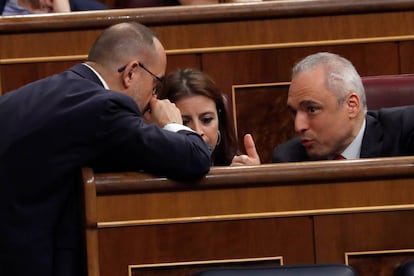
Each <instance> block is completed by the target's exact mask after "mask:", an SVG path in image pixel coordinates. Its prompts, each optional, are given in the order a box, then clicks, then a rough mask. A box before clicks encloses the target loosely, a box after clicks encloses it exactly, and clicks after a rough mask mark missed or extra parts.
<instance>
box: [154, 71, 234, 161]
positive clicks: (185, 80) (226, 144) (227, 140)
mask: <svg viewBox="0 0 414 276" xmlns="http://www.w3.org/2000/svg"><path fill="white" fill-rule="evenodd" d="M194 95H201V96H205V97H207V98H209V99H212V100H213V101H214V102H215V103H216V108H217V114H218V123H219V131H220V136H221V137H220V143H219V144H218V145H217V146H216V148H215V149H214V151H213V154H212V162H213V164H214V165H217V166H225V165H230V164H231V161H232V159H233V157H234V155H235V154H236V152H237V141H236V135H235V133H234V125H233V123H232V120H231V118H230V114H229V112H228V102H227V98H226V97H225V96H224V95H223V94H222V93H221V91H220V90H219V88H218V87H217V85H216V83H215V82H214V81H213V80H212V79H211V77H210V76H208V75H207V74H206V73H204V72H202V71H200V70H198V69H191V68H185V69H178V70H175V71H173V72H170V73H169V74H167V75H166V76H165V80H164V85H163V89H162V90H161V91H160V93H159V98H160V99H169V100H170V101H171V102H173V103H175V102H177V101H178V100H180V99H182V98H186V97H189V96H194Z"/></svg>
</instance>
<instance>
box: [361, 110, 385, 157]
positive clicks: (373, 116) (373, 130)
mask: <svg viewBox="0 0 414 276" xmlns="http://www.w3.org/2000/svg"><path fill="white" fill-rule="evenodd" d="M377 114H378V113H377V112H376V111H369V112H368V114H367V116H366V119H367V126H366V128H365V132H364V137H363V139H362V145H361V158H368V157H379V156H381V152H382V148H383V142H384V131H383V129H382V127H381V124H380V123H379V122H378V120H377V116H378V115H377Z"/></svg>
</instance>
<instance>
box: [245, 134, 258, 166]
mask: <svg viewBox="0 0 414 276" xmlns="http://www.w3.org/2000/svg"><path fill="white" fill-rule="evenodd" d="M244 148H245V149H246V153H247V156H249V157H250V158H254V159H258V160H259V159H260V158H259V154H257V151H256V145H255V144H254V141H253V137H252V135H251V134H246V135H244Z"/></svg>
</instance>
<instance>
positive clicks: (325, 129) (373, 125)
mask: <svg viewBox="0 0 414 276" xmlns="http://www.w3.org/2000/svg"><path fill="white" fill-rule="evenodd" d="M287 104H288V107H289V108H290V109H291V111H292V113H293V115H294V122H295V130H296V131H297V132H298V133H299V135H298V137H295V138H293V139H291V140H289V141H288V142H286V143H284V144H281V145H279V146H277V147H276V148H275V149H274V151H273V162H297V161H307V160H324V159H344V158H345V159H355V158H366V157H391V156H404V155H413V154H414V106H406V107H396V108H387V109H380V110H378V111H368V112H367V105H366V98H365V90H364V87H363V84H362V81H361V78H360V76H359V75H358V73H357V71H356V70H355V68H354V66H353V65H352V64H351V63H350V62H349V61H348V60H346V59H345V58H343V57H340V56H338V55H335V54H331V53H317V54H313V55H310V56H308V57H306V58H304V59H303V60H302V61H300V62H299V63H298V64H296V65H295V67H294V68H293V71H292V81H291V85H290V87H289V92H288V101H287Z"/></svg>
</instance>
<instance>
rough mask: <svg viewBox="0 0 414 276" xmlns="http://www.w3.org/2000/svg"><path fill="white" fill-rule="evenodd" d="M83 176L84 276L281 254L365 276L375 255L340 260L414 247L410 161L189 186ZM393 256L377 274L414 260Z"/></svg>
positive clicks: (259, 172)
mask: <svg viewBox="0 0 414 276" xmlns="http://www.w3.org/2000/svg"><path fill="white" fill-rule="evenodd" d="M83 176H84V183H85V187H84V190H85V203H86V205H85V208H86V209H85V210H86V221H87V224H86V225H87V243H88V256H89V271H90V275H99V271H100V273H101V274H100V275H127V273H128V271H129V272H130V273H131V275H139V273H140V272H142V271H146V272H148V273H150V274H151V273H156V272H159V270H160V269H164V270H165V269H167V271H168V273H170V275H188V274H185V273H189V271H195V270H197V269H201V268H206V267H213V266H217V265H220V264H218V262H223V263H222V264H221V265H224V266H231V265H234V263H233V261H234V260H236V263H237V262H238V261H241V262H242V263H243V265H252V264H254V261H253V262H247V261H246V262H244V261H243V260H245V259H246V260H247V259H249V260H255V259H256V258H257V260H258V261H260V260H263V259H266V258H280V259H281V262H280V263H281V264H299V263H326V262H336V263H345V262H348V260H349V263H350V264H355V266H356V267H357V268H358V269H359V270H360V271H368V272H369V273H370V274H366V275H369V276H370V275H375V271H378V270H373V269H372V268H369V267H370V265H372V264H373V262H378V259H376V258H374V259H367V258H362V257H361V256H359V257H358V256H351V257H348V259H345V255H344V254H345V253H355V252H361V251H372V250H407V249H410V248H412V247H413V246H414V237H413V236H412V233H411V232H412V231H411V229H412V227H413V226H414V225H412V224H413V222H411V221H414V220H412V216H413V215H414V157H397V158H377V159H360V160H347V161H320V162H302V163H287V164H271V165H261V166H252V167H235V168H233V167H213V168H212V169H211V172H210V173H209V174H208V175H207V176H206V177H204V178H202V179H200V180H198V181H194V182H191V183H185V182H175V181H172V180H168V179H166V178H162V177H153V176H151V175H147V174H142V173H134V172H128V173H116V174H110V173H108V174H96V175H94V174H93V172H92V171H91V170H88V169H85V170H83ZM371 255H372V254H371ZM371 255H370V256H369V257H371V258H372V256H371ZM365 257H366V256H365ZM378 257H381V258H383V259H384V256H383V255H378ZM392 257H393V258H391V257H388V258H387V261H386V262H384V266H382V268H381V269H383V270H385V271H386V270H387V269H389V268H386V267H385V264H386V265H387V266H388V267H393V266H396V265H397V263H396V262H399V261H401V260H403V259H404V258H409V257H410V255H409V254H408V255H407V254H406V255H404V256H403V257H399V258H396V256H395V254H394V255H393V256H392ZM232 260H233V261H232ZM272 260H274V259H272ZM128 265H133V269H132V268H131V267H130V268H129V269H130V270H128ZM131 269H132V270H131ZM183 271H186V272H183ZM164 272H165V271H164ZM106 273H108V274H106ZM180 273H181V274H180ZM182 273H184V274H182ZM361 275H362V274H361ZM363 275H365V274H363ZM363 275H362V276H363ZM377 275H378V274H377Z"/></svg>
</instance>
